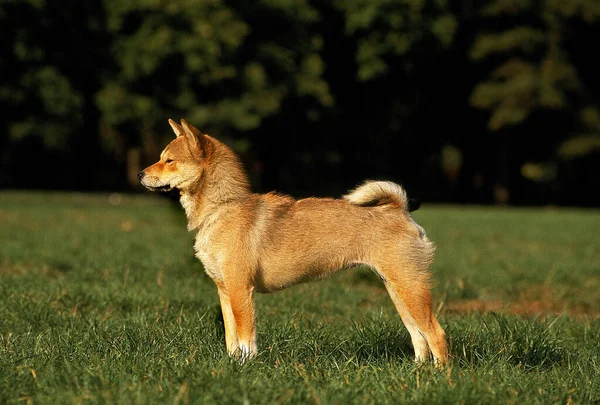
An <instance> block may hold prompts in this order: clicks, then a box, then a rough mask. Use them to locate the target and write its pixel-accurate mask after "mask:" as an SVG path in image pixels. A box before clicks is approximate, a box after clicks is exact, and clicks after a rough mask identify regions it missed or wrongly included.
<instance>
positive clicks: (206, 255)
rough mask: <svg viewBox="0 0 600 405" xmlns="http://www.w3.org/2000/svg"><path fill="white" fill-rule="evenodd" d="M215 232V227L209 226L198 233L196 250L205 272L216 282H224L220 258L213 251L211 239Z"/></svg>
mask: <svg viewBox="0 0 600 405" xmlns="http://www.w3.org/2000/svg"><path fill="white" fill-rule="evenodd" d="M213 232H214V227H213V226H208V227H206V228H204V229H202V230H200V231H199V232H198V234H197V235H196V243H195V244H194V250H195V252H196V257H197V258H198V259H199V260H200V261H201V262H202V265H203V266H204V271H205V272H206V274H208V275H209V276H210V278H212V279H213V280H215V281H222V280H223V274H222V273H221V271H220V266H219V258H218V257H217V255H216V254H215V252H214V249H211V239H212V234H213Z"/></svg>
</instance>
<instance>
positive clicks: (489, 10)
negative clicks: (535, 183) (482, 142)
mask: <svg viewBox="0 0 600 405" xmlns="http://www.w3.org/2000/svg"><path fill="white" fill-rule="evenodd" d="M480 13H481V16H482V19H483V21H484V22H487V23H488V24H489V25H490V26H492V27H495V29H494V30H492V31H487V32H482V33H479V34H478V36H477V38H476V40H475V43H474V44H473V47H472V49H471V58H472V59H473V60H474V61H483V60H494V62H493V64H494V65H495V66H494V68H493V70H492V71H491V73H490V75H489V77H488V78H487V79H486V80H484V81H483V82H481V83H479V84H478V85H477V86H476V87H475V89H474V90H473V93H472V96H471V104H472V105H473V106H474V107H477V108H481V109H485V110H489V111H490V112H491V117H490V120H489V122H488V128H489V129H490V130H492V131H497V130H499V129H501V128H504V127H507V126H508V127H510V126H515V125H517V124H520V123H522V122H524V121H526V120H527V118H528V117H529V116H530V115H531V113H532V112H533V111H535V110H555V111H565V110H570V109H573V108H575V109H578V108H579V109H580V108H582V107H587V105H586V104H585V101H584V100H586V98H587V97H585V96H586V95H587V94H586V89H585V87H584V86H582V84H581V81H580V78H579V74H578V71H577V68H576V66H574V65H573V64H572V62H571V61H570V60H569V55H568V50H567V49H565V44H564V42H565V39H566V36H567V35H568V26H569V24H572V23H573V22H574V21H577V20H579V21H581V22H580V23H581V24H592V23H594V22H595V21H597V20H598V18H600V7H599V6H598V4H597V2H591V1H589V2H588V1H579V2H560V1H552V0H546V1H540V2H531V1H529V0H510V1H507V0H494V1H489V2H487V4H485V5H484V6H483V7H481V9H480ZM525 16H531V17H530V18H527V19H524V18H523V17H525ZM508 17H512V18H508ZM498 27H500V29H498ZM573 99H574V100H575V101H573ZM582 103H583V104H582Z"/></svg>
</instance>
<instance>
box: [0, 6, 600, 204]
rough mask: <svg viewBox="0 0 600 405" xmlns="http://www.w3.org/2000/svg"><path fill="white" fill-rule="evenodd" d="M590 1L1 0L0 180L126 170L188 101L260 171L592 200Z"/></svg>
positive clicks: (82, 180) (438, 194) (326, 185)
mask: <svg viewBox="0 0 600 405" xmlns="http://www.w3.org/2000/svg"><path fill="white" fill-rule="evenodd" d="M599 18H600V3H598V2H597V1H595V0H577V1H569V2H566V1H565V2H560V1H554V0H534V1H532V0H482V1H479V2H473V1H467V0H463V1H447V0H333V1H331V0H258V1H247V0H227V1H226V0H202V1H192V0H172V1H169V0H131V1H122V0H104V1H100V0H95V1H85V2H82V1H78V0H63V1H61V2H50V1H44V0H2V1H0V35H1V38H2V40H1V41H0V52H1V53H0V56H1V58H0V77H2V80H1V81H0V106H1V108H2V111H3V113H4V114H3V116H4V117H5V119H4V120H2V122H0V131H1V133H2V136H1V138H0V148H1V152H0V168H1V169H2V170H1V171H0V186H2V187H4V188H7V187H13V188H14V187H19V188H21V187H24V188H53V189H82V190H102V189H128V188H130V187H131V186H132V185H133V184H135V173H137V171H138V170H139V169H140V168H141V167H142V166H144V165H145V164H147V163H149V162H151V161H153V160H155V159H156V157H157V156H158V153H159V152H160V150H161V149H162V147H163V146H164V144H165V143H166V142H168V140H169V139H170V137H171V136H172V134H171V133H170V131H169V127H168V124H167V121H166V120H167V118H169V117H171V118H174V119H178V118H181V117H184V118H186V119H187V120H188V121H189V122H191V123H193V124H194V125H196V126H197V127H199V128H201V129H202V130H203V131H204V132H207V133H210V134H213V135H215V136H216V137H218V138H220V139H223V140H225V141H226V142H227V143H228V144H230V145H231V146H232V147H233V148H234V149H235V150H236V151H237V152H238V153H240V154H241V155H242V157H243V159H244V161H245V163H246V166H247V168H248V170H249V172H250V175H251V178H252V182H253V184H254V185H255V188H257V189H259V190H268V189H273V188H278V189H281V190H285V191H286V192H291V193H295V194H297V195H306V194H338V193H341V192H343V191H344V190H346V189H348V188H349V187H352V186H353V185H354V184H355V183H357V182H360V181H362V180H363V179H365V178H387V179H392V180H395V181H398V182H401V183H403V184H404V185H405V186H406V187H407V188H408V189H409V192H410V193H413V194H418V195H420V196H422V197H423V198H424V199H426V200H431V201H450V202H474V203H488V202H510V203H516V204H546V203H553V204H554V203H557V204H577V205H598V204H600V200H598V197H591V196H590V195H591V194H590V192H589V191H590V189H593V188H594V187H598V186H599V185H600V180H599V178H600V176H598V175H599V174H600V173H599V172H600V171H599V170H598V166H599V165H598V163H597V162H598V158H599V157H600V107H599V100H598V96H599V95H600V80H599V79H598V75H597V72H598V71H600V70H599V68H600V64H599V63H598V62H597V61H596V60H595V58H594V57H593V56H594V54H595V47H596V41H597V39H598V38H599V37H600V36H599V34H600V28H599V26H598V20H599ZM594 198H595V199H594Z"/></svg>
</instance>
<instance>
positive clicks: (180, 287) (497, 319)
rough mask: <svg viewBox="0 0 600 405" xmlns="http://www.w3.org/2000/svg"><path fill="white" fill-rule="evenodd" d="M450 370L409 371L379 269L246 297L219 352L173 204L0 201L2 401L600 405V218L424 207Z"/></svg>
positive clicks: (211, 309) (213, 303) (206, 284)
mask: <svg viewBox="0 0 600 405" xmlns="http://www.w3.org/2000/svg"><path fill="white" fill-rule="evenodd" d="M415 214H416V215H415V217H416V219H417V221H419V222H420V223H421V224H422V225H423V226H424V227H425V229H427V231H428V234H429V236H430V237H431V239H433V240H434V241H435V242H436V243H437V245H438V253H437V257H436V260H435V263H434V266H433V272H434V279H435V280H436V281H437V286H436V288H435V290H434V297H435V301H436V307H437V308H438V312H439V320H440V323H441V324H442V326H443V327H444V328H445V329H446V332H447V334H448V337H449V340H450V350H451V353H452V356H453V360H452V363H451V366H450V367H449V368H448V369H445V370H441V371H440V370H437V369H435V368H434V367H432V366H430V365H424V366H423V365H421V366H419V365H415V364H414V363H413V361H412V356H413V354H412V347H411V345H410V339H409V336H408V333H407V332H406V331H405V329H404V327H403V326H402V324H401V321H400V319H399V317H398V315H397V314H396V313H395V311H394V308H393V306H392V303H391V300H390V299H389V297H388V296H387V295H386V292H385V289H384V288H383V286H382V285H381V284H380V281H379V280H378V278H377V277H376V276H374V275H373V274H372V273H370V272H369V271H368V270H366V269H360V268H359V269H352V270H350V271H347V272H345V273H342V274H340V275H338V276H336V277H333V278H332V279H330V280H326V281H323V282H319V283H313V284H305V285H301V286H297V287H294V288H291V289H288V290H286V291H283V292H279V293H276V294H271V295H259V296H258V297H257V298H258V299H257V312H258V333H259V351H260V354H259V356H258V357H257V358H256V359H254V360H252V361H251V362H248V363H246V364H244V365H239V364H237V363H236V362H234V361H231V360H229V359H228V357H227V356H226V355H225V345H224V332H223V325H222V320H221V316H220V309H219V304H218V298H217V294H216V289H215V287H214V286H213V284H212V282H211V281H210V279H209V278H208V277H207V276H206V275H204V273H203V271H202V267H201V265H200V263H199V262H198V261H197V260H196V259H195V258H194V256H193V249H192V244H193V235H191V234H189V233H187V232H186V230H185V218H184V215H183V212H182V210H181V208H179V207H178V206H176V205H171V204H170V203H168V202H167V201H166V200H163V199H159V198H152V197H150V196H146V195H144V196H123V198H122V200H121V201H120V204H118V205H114V204H110V203H109V199H108V197H107V196H106V195H85V194H71V193H64V194H59V193H57V194H40V193H18V192H2V193H0V293H1V297H2V299H0V403H17V402H24V403H34V404H35V403H108V404H114V403H117V404H118V403H122V404H131V403H139V404H148V403H158V404H167V403H168V404H174V403H216V404H229V403H240V404H255V403H260V404H288V403H317V404H332V403H339V404H369V403H377V404H380V403H425V404H435V403H440V404H448V403H468V404H471V403H482V404H491V403H527V404H530V403H540V404H553V403H582V404H585V403H598V402H600V377H599V375H600V350H599V349H598V342H600V320H599V318H598V313H599V310H600V244H599V243H598V242H599V237H598V235H599V234H598V232H599V231H598V230H599V229H600V212H598V211H591V210H589V211H583V210H563V209H497V208H464V207H437V206H428V205H427V204H426V205H424V206H423V207H422V208H421V210H419V211H418V212H416V213H415Z"/></svg>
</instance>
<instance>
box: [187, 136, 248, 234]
mask: <svg viewBox="0 0 600 405" xmlns="http://www.w3.org/2000/svg"><path fill="white" fill-rule="evenodd" d="M213 142H215V143H216V145H215V146H216V148H215V151H214V153H215V156H213V159H211V160H212V162H218V163H216V164H209V165H208V166H207V167H206V168H205V169H204V171H203V174H202V176H201V177H200V178H199V179H198V181H197V182H196V183H195V184H194V185H192V186H191V187H189V188H187V189H186V190H182V191H181V197H180V199H179V201H180V202H181V205H182V206H183V209H184V210H185V214H186V216H187V219H188V230H190V231H192V230H195V229H198V228H201V227H202V224H203V223H204V222H205V220H206V219H207V218H208V217H209V216H210V215H211V214H212V213H215V212H216V210H217V209H218V208H220V207H222V206H223V205H225V204H227V203H232V202H236V201H240V200H243V199H245V198H247V197H248V196H249V195H250V194H251V191H250V185H249V182H248V176H247V175H246V172H245V171H244V169H243V167H242V165H241V163H240V161H239V159H238V157H237V156H236V155H235V153H233V151H231V150H230V149H229V148H228V147H227V146H225V145H224V144H221V143H220V142H218V141H215V140H213Z"/></svg>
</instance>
